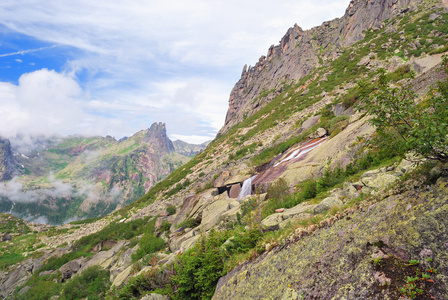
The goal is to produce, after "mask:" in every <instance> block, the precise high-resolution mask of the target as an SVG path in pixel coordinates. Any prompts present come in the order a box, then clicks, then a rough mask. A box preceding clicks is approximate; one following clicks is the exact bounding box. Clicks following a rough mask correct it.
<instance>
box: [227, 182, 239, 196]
mask: <svg viewBox="0 0 448 300" xmlns="http://www.w3.org/2000/svg"><path fill="white" fill-rule="evenodd" d="M240 192H241V186H240V184H239V183H238V184H234V185H232V187H231V188H230V191H229V197H230V198H238V196H239V195H240Z"/></svg>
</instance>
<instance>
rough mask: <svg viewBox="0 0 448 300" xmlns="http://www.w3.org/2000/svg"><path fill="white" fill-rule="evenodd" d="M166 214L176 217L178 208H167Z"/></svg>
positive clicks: (172, 206) (171, 206)
mask: <svg viewBox="0 0 448 300" xmlns="http://www.w3.org/2000/svg"><path fill="white" fill-rule="evenodd" d="M166 212H167V213H168V215H170V216H171V215H174V214H175V213H176V206H174V205H170V206H168V207H167V208H166Z"/></svg>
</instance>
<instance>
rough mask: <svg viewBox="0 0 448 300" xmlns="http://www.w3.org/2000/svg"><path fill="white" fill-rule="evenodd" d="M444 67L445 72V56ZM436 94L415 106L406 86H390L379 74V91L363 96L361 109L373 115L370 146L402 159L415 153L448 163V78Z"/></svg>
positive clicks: (410, 90)
mask: <svg viewBox="0 0 448 300" xmlns="http://www.w3.org/2000/svg"><path fill="white" fill-rule="evenodd" d="M443 68H444V70H445V72H447V71H448V59H447V56H444V58H443ZM437 91H438V94H435V95H432V96H431V97H430V98H429V99H428V100H426V101H425V102H423V103H422V104H420V105H416V103H415V102H416V98H417V97H416V94H415V93H414V92H413V91H412V89H411V88H409V87H400V88H396V87H390V86H389V84H388V79H387V77H386V75H384V74H382V75H380V79H379V82H378V89H377V90H376V91H375V92H374V93H372V94H371V95H364V96H363V98H362V100H361V104H360V105H359V108H360V109H363V110H365V111H366V112H367V113H368V114H370V115H372V119H371V120H370V122H371V124H372V125H374V126H375V127H376V133H377V134H376V136H375V138H374V140H373V141H372V143H371V145H372V147H375V148H378V147H380V148H386V149H389V151H392V152H393V153H396V154H397V155H399V156H402V157H405V155H406V154H407V153H408V152H414V153H415V154H418V155H420V156H421V158H424V159H430V160H439V161H448V139H447V138H446V136H447V135H448V79H446V80H445V81H444V82H439V84H438V89H437Z"/></svg>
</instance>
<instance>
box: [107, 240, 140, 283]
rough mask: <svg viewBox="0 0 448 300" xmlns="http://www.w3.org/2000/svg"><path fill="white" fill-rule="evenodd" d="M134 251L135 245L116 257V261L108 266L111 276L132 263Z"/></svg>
mask: <svg viewBox="0 0 448 300" xmlns="http://www.w3.org/2000/svg"><path fill="white" fill-rule="evenodd" d="M134 252H135V247H134V248H132V249H127V250H126V251H124V252H123V253H121V255H120V256H119V257H118V259H117V261H116V262H115V263H114V264H113V265H112V267H111V268H110V276H111V278H115V277H117V276H118V274H120V273H121V272H123V271H124V270H125V269H126V268H127V267H129V266H130V265H131V264H132V254H133V253H134Z"/></svg>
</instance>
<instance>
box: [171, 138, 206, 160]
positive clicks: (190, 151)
mask: <svg viewBox="0 0 448 300" xmlns="http://www.w3.org/2000/svg"><path fill="white" fill-rule="evenodd" d="M209 143H210V142H204V143H202V144H199V145H195V144H189V143H187V142H184V141H181V140H176V141H174V142H173V145H174V151H176V152H177V153H179V154H182V155H185V156H195V155H196V154H198V153H199V152H201V151H202V150H204V149H205V147H207V145H208V144H209Z"/></svg>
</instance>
